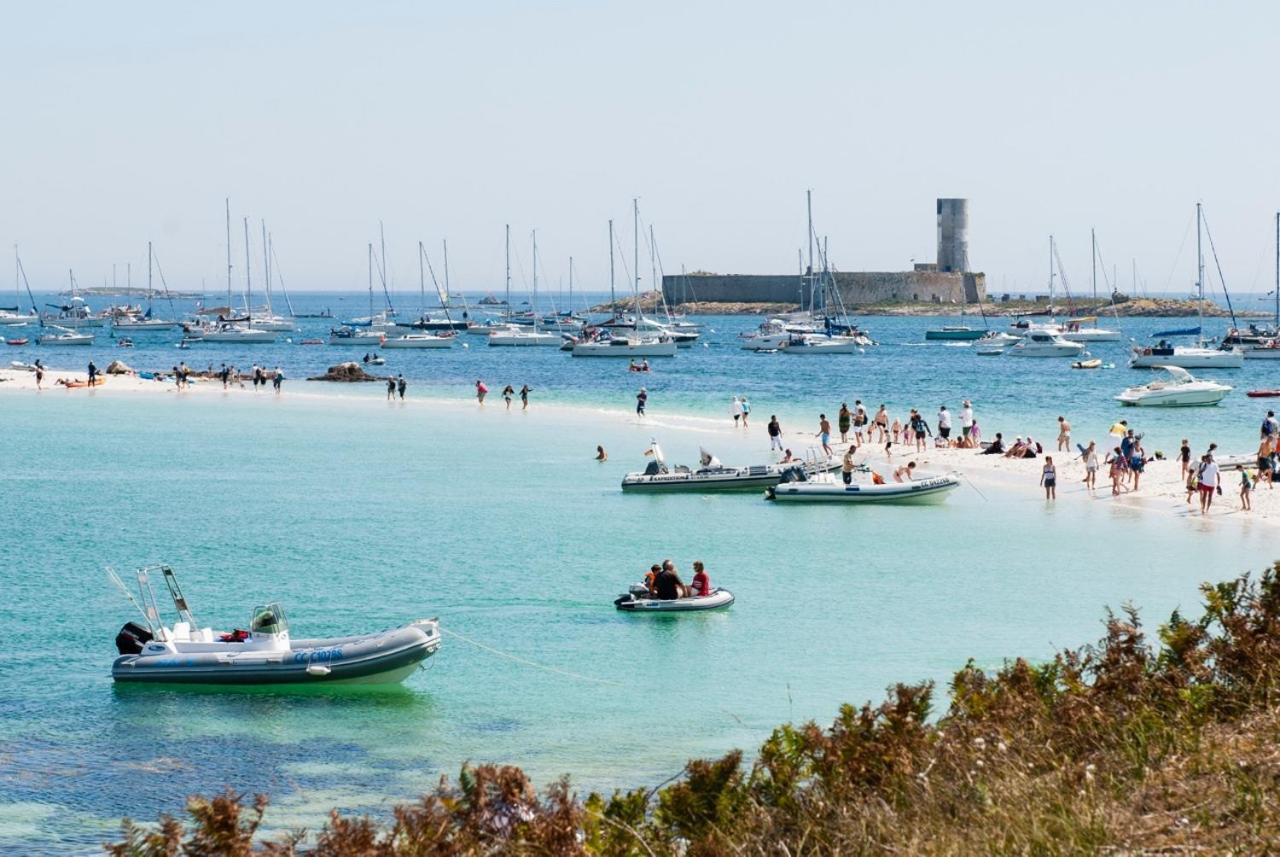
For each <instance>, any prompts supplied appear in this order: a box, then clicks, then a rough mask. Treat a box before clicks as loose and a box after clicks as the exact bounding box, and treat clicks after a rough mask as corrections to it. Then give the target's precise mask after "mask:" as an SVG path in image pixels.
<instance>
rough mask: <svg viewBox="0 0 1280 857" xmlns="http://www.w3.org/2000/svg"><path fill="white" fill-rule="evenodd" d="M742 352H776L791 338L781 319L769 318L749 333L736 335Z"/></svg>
mask: <svg viewBox="0 0 1280 857" xmlns="http://www.w3.org/2000/svg"><path fill="white" fill-rule="evenodd" d="M738 336H739V338H740V339H741V340H742V344H741V346H740V347H741V348H742V349H743V350H744V351H777V350H778V349H779V348H781V347H782V346H783V344H784V343H785V342H786V341H787V340H789V339H790V338H791V336H792V334H791V332H790V331H789V330H787V324H786V322H784V321H783V320H782V319H778V318H771V319H768V320H767V321H764V322H761V324H760V326H759V327H758V328H756V329H755V330H754V331H752V332H751V333H741V334H738Z"/></svg>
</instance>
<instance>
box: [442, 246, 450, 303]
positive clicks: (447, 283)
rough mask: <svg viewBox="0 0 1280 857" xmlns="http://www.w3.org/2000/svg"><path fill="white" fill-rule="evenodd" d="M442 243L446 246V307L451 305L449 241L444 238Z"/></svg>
mask: <svg viewBox="0 0 1280 857" xmlns="http://www.w3.org/2000/svg"><path fill="white" fill-rule="evenodd" d="M440 243H441V244H442V245H444V305H445V306H448V305H449V239H448V238H442V239H440Z"/></svg>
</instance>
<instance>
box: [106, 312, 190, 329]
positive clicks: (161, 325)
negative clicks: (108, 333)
mask: <svg viewBox="0 0 1280 857" xmlns="http://www.w3.org/2000/svg"><path fill="white" fill-rule="evenodd" d="M112 326H113V327H115V329H116V330H119V331H123V332H126V333H144V332H146V331H148V330H176V329H177V328H179V327H181V326H182V322H179V321H170V320H168V319H164V318H149V317H147V316H120V317H118V318H116V319H115V320H114V321H113V322H112Z"/></svg>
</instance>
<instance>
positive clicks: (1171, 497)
mask: <svg viewBox="0 0 1280 857" xmlns="http://www.w3.org/2000/svg"><path fill="white" fill-rule="evenodd" d="M87 377H88V376H87V374H86V373H85V372H83V371H74V370H68V369H53V368H49V369H46V370H45V374H44V380H43V389H42V390H40V391H37V390H36V383H35V374H34V373H33V372H31V371H28V370H25V369H0V393H8V394H10V395H14V394H37V395H44V396H95V397H96V396H111V397H120V396H131V395H167V396H199V397H207V396H252V397H257V398H262V399H279V400H280V401H281V402H287V401H288V400H290V399H306V400H316V399H324V400H331V401H344V402H346V403H348V404H349V405H352V404H364V405H381V404H382V403H383V399H382V396H381V395H380V393H381V390H382V385H381V384H378V383H368V384H355V385H349V384H332V383H324V382H306V381H301V380H287V381H286V382H285V386H284V392H283V393H282V394H280V395H278V396H277V394H275V393H273V392H272V391H271V390H270V389H267V388H264V389H261V390H255V389H254V388H253V386H252V385H251V384H249V383H248V382H245V383H244V384H243V385H240V384H236V383H234V382H233V383H232V385H231V386H230V387H229V388H227V389H224V388H223V386H222V384H221V382H219V381H216V380H203V379H193V382H192V384H191V385H190V386H189V387H188V388H186V389H184V390H181V391H179V390H178V389H177V388H176V386H175V384H174V383H173V382H172V381H171V380H169V381H155V380H148V379H143V378H139V377H138V376H136V375H110V376H105V377H106V378H107V380H106V381H105V383H104V384H102V386H100V387H96V388H72V389H67V388H65V387H63V386H61V385H59V384H57V383H56V382H57V380H58V379H65V380H68V381H84V380H86V379H87ZM352 388H355V389H358V390H361V391H367V392H375V393H378V394H379V395H352V393H353V392H354V390H353V389H352ZM341 389H346V390H347V392H345V393H343V392H339V390H341ZM411 389H412V388H411ZM398 404H400V405H402V406H408V407H437V408H447V409H450V410H451V411H456V412H458V413H464V412H475V411H477V410H478V408H477V405H476V402H475V400H474V399H472V398H450V397H441V396H438V395H434V396H429V395H422V396H414V395H412V393H411V395H410V397H409V399H408V400H407V401H405V402H401V403H398ZM514 407H515V408H517V409H518V408H519V402H518V401H517V402H516V404H515V405H514ZM503 408H504V405H503V402H502V399H501V398H500V397H499V396H497V395H495V394H492V393H491V394H490V396H489V399H488V404H487V405H486V406H485V410H487V411H500V410H502V409H503ZM532 409H533V411H534V412H535V413H536V412H538V411H550V412H552V413H555V414H557V415H560V416H561V417H563V418H567V419H574V420H581V421H583V422H590V421H592V420H599V419H601V418H608V419H610V420H619V421H626V422H629V423H631V424H633V425H634V426H635V427H636V429H637V431H638V433H639V434H646V433H660V434H661V435H662V438H663V439H664V446H665V447H667V451H668V458H669V459H670V460H671V462H672V463H683V462H686V461H691V460H692V459H693V456H692V455H687V454H677V453H676V444H674V443H672V444H668V443H666V440H667V439H669V438H671V437H673V436H674V437H679V436H680V435H686V436H688V437H689V438H690V439H691V440H693V441H696V443H697V444H698V445H706V446H707V447H708V448H709V449H711V450H712V451H713V452H715V453H716V454H717V456H719V457H720V458H721V459H722V460H724V461H726V462H727V463H735V464H737V463H742V464H745V463H750V461H751V460H753V459H754V460H758V459H760V458H761V457H762V454H763V453H765V452H767V439H766V436H765V434H764V421H763V420H762V419H760V418H759V417H757V422H758V424H757V425H753V426H752V428H751V429H750V430H747V431H744V430H742V429H735V428H734V427H733V426H732V425H731V424H730V423H729V421H728V420H727V419H725V418H723V417H720V416H716V417H702V416H691V415H687V414H670V413H662V412H660V411H659V412H657V413H651V414H650V415H648V416H646V417H644V418H638V417H636V416H635V415H634V414H633V413H631V412H630V411H628V410H623V409H620V408H593V407H587V406H582V405H569V404H562V403H557V402H555V401H554V400H550V401H548V400H545V399H541V398H539V399H537V400H535V402H534V404H533V406H532ZM1193 418H1194V414H1189V415H1188V420H1189V422H1190V421H1191V420H1192V419H1193ZM795 424H797V423H796V422H795V420H791V421H788V420H785V419H784V420H783V425H784V429H785V427H786V426H788V425H795ZM999 430H1002V429H1001V428H1000V427H999V426H996V427H994V429H993V428H991V427H987V428H986V429H985V432H984V439H990V438H992V437H994V436H995V432H996V431H999ZM1004 434H1005V437H1006V439H1008V438H1011V437H1013V433H1012V432H1008V431H1006V432H1004ZM1049 438H1050V432H1049V430H1047V429H1046V430H1045V432H1044V434H1043V435H1042V436H1041V438H1040V442H1041V443H1046V440H1048V443H1052V442H1053V441H1052V440H1051V439H1049ZM1088 439H1089V438H1083V440H1085V441H1086V442H1087V440H1088ZM783 440H784V444H785V445H786V446H787V447H789V448H791V449H792V450H793V451H794V453H795V454H796V455H797V457H800V456H801V455H802V454H805V453H807V454H814V452H815V448H814V447H815V444H816V437H815V435H814V434H813V433H812V432H806V431H784V435H783ZM1079 440H1081V438H1079V437H1077V438H1073V441H1072V451H1071V452H1070V453H1057V452H1056V451H1055V450H1053V449H1052V448H1046V453H1047V454H1048V455H1052V456H1053V458H1054V462H1055V464H1056V465H1057V470H1058V487H1057V493H1058V499H1057V500H1056V501H1054V502H1056V503H1057V504H1059V505H1064V506H1070V505H1072V504H1078V503H1111V504H1118V505H1121V506H1124V507H1125V508H1128V509H1132V510H1137V511H1142V512H1146V513H1150V514H1158V515H1166V516H1170V517H1173V518H1187V517H1191V518H1194V519H1196V520H1201V519H1202V516H1201V515H1200V511H1199V500H1198V498H1196V497H1194V496H1193V497H1192V499H1191V503H1188V502H1187V501H1186V488H1185V481H1184V479H1183V477H1182V474H1181V470H1180V466H1179V464H1178V462H1177V461H1176V460H1175V459H1174V458H1172V457H1170V458H1168V459H1166V460H1160V461H1151V462H1150V463H1148V464H1147V466H1146V472H1145V473H1144V474H1143V475H1142V479H1141V487H1140V489H1139V490H1138V491H1136V492H1135V491H1130V490H1125V491H1124V492H1123V493H1121V494H1120V495H1119V496H1113V495H1112V493H1111V482H1110V478H1109V477H1108V474H1107V468H1106V466H1105V465H1103V467H1102V468H1101V469H1100V470H1099V472H1098V478H1097V488H1096V489H1095V490H1092V491H1090V490H1088V489H1087V488H1086V487H1085V485H1084V484H1083V479H1084V474H1085V468H1084V464H1083V463H1082V462H1081V461H1080V460H1079V454H1078V451H1076V450H1075V449H1074V447H1075V443H1076V442H1077V441H1079ZM1096 440H1098V442H1099V448H1100V454H1101V453H1105V452H1106V449H1107V447H1108V445H1109V444H1110V443H1112V442H1115V439H1114V438H1108V437H1100V438H1096ZM833 449H834V450H835V453H836V456H837V457H838V456H840V455H842V454H843V452H844V447H843V446H842V445H840V444H839V443H833ZM893 450H894V453H893V456H892V458H891V459H886V457H885V454H884V449H883V444H865V445H864V446H863V447H862V448H861V449H860V450H859V452H858V454H857V458H856V460H857V461H858V462H859V463H861V464H866V465H868V466H869V467H871V468H872V469H873V470H875V471H877V472H879V473H881V474H882V475H883V476H885V477H886V478H889V477H890V474H891V473H892V470H893V468H895V467H897V466H899V465H900V464H902V463H904V462H906V461H916V462H917V465H918V467H919V468H920V470H921V471H924V472H939V471H946V472H952V471H954V472H957V473H959V474H961V476H962V481H963V482H966V483H967V484H968V486H969V487H970V488H972V489H973V490H975V491H977V492H979V493H980V494H985V493H987V492H992V491H996V492H1001V493H1002V494H1003V495H1004V496H1012V497H1016V498H1019V499H1020V500H1024V501H1026V502H1040V503H1046V502H1049V501H1046V500H1045V499H1044V491H1043V489H1042V488H1040V486H1039V479H1040V471H1041V468H1042V467H1043V464H1044V460H1043V457H1042V456H1041V457H1037V458H1034V459H1023V460H1014V459H1008V458H1004V457H1003V456H1000V455H981V454H979V453H977V452H975V451H974V450H970V449H938V448H935V447H933V446H930V447H929V448H928V449H927V450H926V451H925V452H923V453H920V454H914V453H912V452H911V451H910V450H908V449H907V447H905V446H903V445H899V444H895V445H894V447H893ZM684 452H685V450H684V447H680V453H684ZM1192 452H1193V454H1194V458H1196V459H1198V457H1199V455H1200V454H1201V452H1203V450H1202V449H1199V448H1197V447H1194V446H1193V449H1192ZM1248 452H1251V450H1245V449H1228V450H1219V453H1220V454H1226V455H1238V454H1244V453H1248ZM611 454H612V455H613V457H614V458H615V459H617V458H618V457H619V456H620V455H621V456H624V457H627V456H629V455H631V451H629V450H615V451H613V452H612V453H611ZM628 460H630V459H629V458H628ZM635 462H636V469H637V470H638V469H640V468H641V465H642V459H641V458H640V457H639V456H638V455H636V457H635ZM1125 484H1126V485H1127V484H1128V482H1127V480H1126V482H1125ZM1222 490H1223V493H1222V495H1221V496H1216V497H1215V498H1214V503H1213V507H1212V510H1211V511H1210V514H1209V515H1208V516H1207V520H1223V521H1228V520H1230V521H1241V522H1249V521H1258V522H1264V523H1266V524H1269V525H1280V490H1274V489H1272V488H1271V487H1270V486H1268V485H1266V484H1265V483H1262V484H1259V485H1258V486H1257V488H1256V489H1255V490H1254V492H1253V497H1252V499H1253V509H1252V510H1250V511H1243V510H1241V505H1240V497H1239V491H1240V476H1239V474H1238V472H1237V471H1234V470H1227V471H1225V472H1224V473H1223V476H1222Z"/></svg>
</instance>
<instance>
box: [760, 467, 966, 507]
mask: <svg viewBox="0 0 1280 857" xmlns="http://www.w3.org/2000/svg"><path fill="white" fill-rule="evenodd" d="M959 485H960V481H959V480H958V479H956V478H955V477H954V476H946V475H942V476H935V475H930V474H927V473H918V474H916V476H915V478H914V479H911V480H909V481H907V482H885V483H883V484H879V485H877V484H873V483H869V482H854V483H852V484H850V485H845V484H844V482H843V481H839V480H835V479H821V480H818V481H811V482H783V483H781V484H779V485H777V486H775V487H773V488H770V489H768V494H767V496H768V499H770V500H776V501H778V502H797V503H902V504H933V503H941V502H942V501H943V500H945V499H946V497H947V494H949V493H950V492H952V491H954V490H955V489H956V488H957V487H958V486H959Z"/></svg>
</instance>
